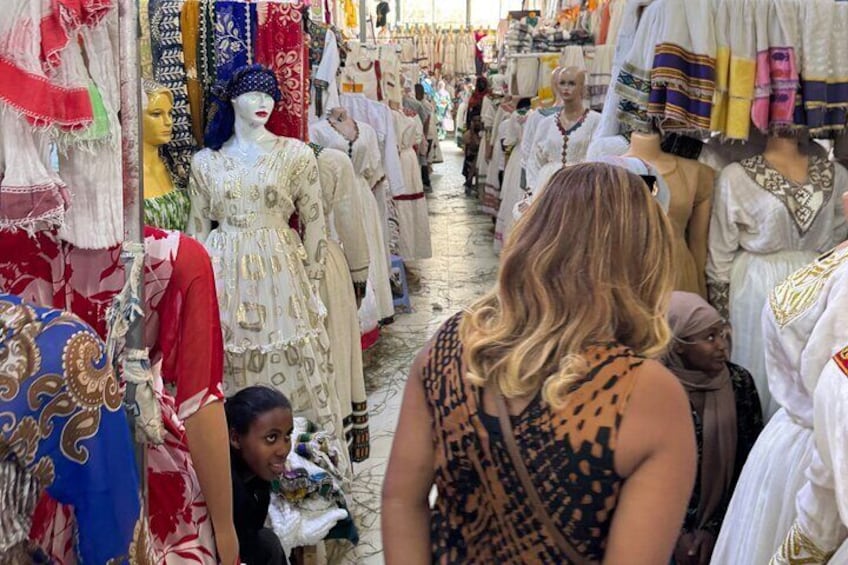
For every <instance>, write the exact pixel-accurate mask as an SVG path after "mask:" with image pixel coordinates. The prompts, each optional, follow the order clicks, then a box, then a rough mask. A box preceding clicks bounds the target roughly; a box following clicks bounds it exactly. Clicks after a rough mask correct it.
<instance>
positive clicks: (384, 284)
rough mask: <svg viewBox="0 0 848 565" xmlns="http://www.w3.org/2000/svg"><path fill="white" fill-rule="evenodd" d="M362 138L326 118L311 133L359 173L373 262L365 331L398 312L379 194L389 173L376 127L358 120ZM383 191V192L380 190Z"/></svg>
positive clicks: (364, 312) (364, 308) (362, 314)
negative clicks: (346, 133) (343, 155)
mask: <svg viewBox="0 0 848 565" xmlns="http://www.w3.org/2000/svg"><path fill="white" fill-rule="evenodd" d="M356 124H357V127H358V128H359V137H358V138H357V139H355V140H354V141H353V142H349V141H348V140H347V139H345V137H344V136H343V135H342V134H340V133H339V132H338V131H336V130H335V129H334V128H333V126H332V125H330V123H329V122H328V121H326V120H321V121H319V122H316V123H315V124H312V126H310V128H309V135H310V137H311V138H312V140H313V141H314V142H315V143H318V144H319V145H323V146H324V147H332V148H334V149H338V150H340V151H344V152H345V153H347V154H348V155H349V156H350V158H351V161H352V162H353V169H354V171H355V172H356V185H357V190H359V197H360V199H361V202H362V213H363V218H364V220H365V227H366V236H367V237H366V239H367V241H368V252H369V255H370V257H371V262H370V265H369V269H368V290H367V294H366V297H365V300H364V301H363V303H362V305H361V306H360V309H359V322H360V327H361V329H362V332H363V333H368V332H370V331H372V330H374V329H375V328H376V327H377V322H379V321H380V320H383V319H385V318H389V317H391V316H393V315H394V312H395V308H394V302H393V301H392V289H391V286H390V284H389V276H390V275H389V273H390V270H389V259H388V255H387V249H388V247H387V245H386V238H387V235H388V233H387V232H388V229H387V227H386V226H387V221H386V219H385V216H383V215H382V214H381V211H380V207H379V205H378V202H377V197H380V198H383V199H385V192H384V191H385V189H384V188H383V187H384V186H385V174H384V172H383V166H382V163H381V160H380V148H379V144H378V142H377V135H376V134H375V133H374V129H373V128H372V127H371V126H369V125H368V124H366V123H364V122H360V121H357V122H356ZM379 190H382V192H378V191H379Z"/></svg>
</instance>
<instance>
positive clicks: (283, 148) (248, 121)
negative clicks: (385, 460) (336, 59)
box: [188, 65, 349, 469]
mask: <svg viewBox="0 0 848 565" xmlns="http://www.w3.org/2000/svg"><path fill="white" fill-rule="evenodd" d="M214 94H215V98H214V99H213V101H212V103H213V104H214V110H215V111H214V113H213V114H212V115H213V118H212V120H211V121H210V123H209V125H208V127H207V131H206V140H205V141H206V146H207V147H206V149H203V150H202V151H200V152H198V153H197V154H196V155H195V156H194V159H193V162H192V170H191V183H190V186H189V193H190V196H191V215H190V219H189V227H188V231H189V233H190V234H191V235H193V236H195V237H197V238H198V239H200V240H201V241H204V242H205V245H206V248H207V250H208V251H209V254H210V255H211V256H212V260H213V265H214V267H215V281H216V286H217V294H218V303H219V305H220V309H221V325H222V327H223V331H224V350H225V363H224V389H225V392H226V393H228V394H231V393H233V392H235V391H237V390H240V389H241V388H244V387H246V386H251V385H264V386H271V387H274V388H277V389H279V390H280V391H281V392H283V393H284V394H285V395H286V396H287V397H288V399H289V400H290V401H291V404H292V409H293V410H294V413H295V415H303V416H305V417H307V418H309V419H311V420H313V421H314V422H315V423H316V424H317V425H318V426H320V427H321V428H322V429H323V430H324V431H326V432H327V433H328V434H330V436H332V437H334V438H336V441H338V447H339V452H340V453H339V454H340V457H342V458H343V461H342V462H341V464H340V467H341V468H343V469H348V468H349V464H348V460H347V449H345V448H344V447H343V442H342V441H341V438H342V437H343V430H344V427H343V424H342V418H343V416H342V413H341V408H340V406H339V400H338V394H337V392H336V388H335V379H334V378H333V374H332V371H331V368H330V364H329V360H328V358H329V351H328V339H327V333H326V330H325V329H324V323H323V321H324V317H325V315H326V310H325V309H324V306H323V304H321V301H320V300H319V299H318V298H317V296H316V293H317V289H318V285H319V282H320V280H321V278H322V277H323V274H324V262H325V252H326V245H327V242H326V239H325V229H326V224H325V223H324V212H323V207H322V203H321V189H320V183H319V174H318V167H317V164H316V161H315V156H314V154H313V152H312V150H311V149H310V148H309V147H308V146H306V145H305V144H304V143H302V142H300V141H298V140H296V139H291V138H285V137H278V136H276V135H274V134H272V133H271V132H270V131H268V130H267V129H266V128H265V125H266V123H267V122H268V118H269V117H270V115H271V111H272V110H273V108H274V104H275V102H277V101H279V99H280V96H281V94H280V91H279V88H278V86H277V81H276V78H275V76H274V74H273V73H272V72H271V71H270V70H268V69H267V68H265V67H262V66H261V65H249V66H244V67H241V68H239V69H237V70H236V72H235V73H234V74H233V76H232V78H230V80H229V81H227V82H226V83H224V84H218V85H216V87H215V89H214ZM295 212H297V214H298V217H299V219H300V223H301V226H302V227H303V232H304V237H303V241H301V239H300V237H299V236H298V234H297V232H295V231H294V230H292V229H291V228H289V226H288V221H289V219H290V217H291V216H292V214H294V213H295ZM213 220H214V221H216V222H218V224H219V226H218V227H217V228H215V229H214V230H213V229H211V222H212V221H213Z"/></svg>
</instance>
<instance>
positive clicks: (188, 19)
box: [180, 0, 205, 145]
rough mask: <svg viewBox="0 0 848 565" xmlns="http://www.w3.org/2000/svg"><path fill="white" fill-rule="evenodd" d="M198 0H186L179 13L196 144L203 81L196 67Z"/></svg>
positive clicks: (200, 134)
mask: <svg viewBox="0 0 848 565" xmlns="http://www.w3.org/2000/svg"><path fill="white" fill-rule="evenodd" d="M202 7H203V6H202V3H201V1H200V0H186V1H185V3H184V4H183V8H182V13H181V15H180V28H181V29H182V33H183V56H184V57H185V70H186V93H187V95H188V106H189V112H190V114H191V131H192V134H193V135H194V142H195V143H196V144H197V145H201V144H202V143H203V125H204V122H205V120H204V114H203V103H204V92H203V83H202V79H201V76H200V70H199V69H198V66H199V65H198V63H199V58H200V50H201V49H202V48H203V46H202V44H201V43H200V42H199V40H200V28H201V25H202V23H201V22H202V18H203V16H204V14H203V12H202V11H201V10H202Z"/></svg>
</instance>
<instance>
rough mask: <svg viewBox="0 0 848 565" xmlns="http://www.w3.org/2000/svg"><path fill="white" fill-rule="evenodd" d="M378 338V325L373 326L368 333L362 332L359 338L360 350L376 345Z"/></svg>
mask: <svg viewBox="0 0 848 565" xmlns="http://www.w3.org/2000/svg"><path fill="white" fill-rule="evenodd" d="M379 340H380V328H379V326H378V327H376V328H374V329H373V330H371V331H370V332H368V333H364V334H362V337H361V338H360V343H361V344H362V351H365V350H367V349H371V348H372V347H374V345H376V343H377V342H378V341H379Z"/></svg>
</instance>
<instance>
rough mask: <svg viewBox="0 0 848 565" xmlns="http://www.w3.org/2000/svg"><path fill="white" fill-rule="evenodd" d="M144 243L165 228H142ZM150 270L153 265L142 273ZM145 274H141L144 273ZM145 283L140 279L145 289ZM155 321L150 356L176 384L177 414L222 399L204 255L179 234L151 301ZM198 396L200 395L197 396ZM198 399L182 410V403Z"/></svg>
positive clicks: (216, 323)
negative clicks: (166, 277) (167, 273)
mask: <svg viewBox="0 0 848 565" xmlns="http://www.w3.org/2000/svg"><path fill="white" fill-rule="evenodd" d="M144 235H145V240H146V241H147V242H148V246H151V245H153V244H154V243H155V242H156V241H158V240H161V239H162V238H164V236H165V235H166V232H164V231H163V230H159V229H156V228H151V227H145V230H144ZM154 270H155V268H154V267H153V266H150V267H148V268H147V269H146V271H147V273H152V272H153V271H154ZM147 273H146V274H145V278H147V277H148V275H147ZM148 286H149V285H148V284H145V288H147V287H148ZM155 311H156V313H157V314H158V316H157V317H156V318H151V321H153V320H155V323H157V324H158V328H156V329H157V331H156V332H155V334H156V339H155V342H153V343H152V344H150V347H151V349H150V357H151V359H152V360H159V359H161V360H162V379H163V380H164V381H165V382H169V383H172V384H177V383H178V386H177V387H176V393H175V398H174V400H175V403H176V408H177V411H178V412H179V413H180V417H181V418H183V419H185V418H188V417H190V416H191V414H193V413H194V412H196V411H197V409H199V408H200V407H202V406H205V405H206V404H208V403H209V402H210V401H213V400H220V399H222V398H223V394H222V393H221V382H222V380H223V375H224V340H223V334H222V331H221V318H220V310H219V309H218V298H217V294H216V292H215V275H214V273H213V271H212V262H211V261H210V259H209V254H208V253H207V252H206V249H205V248H204V247H203V245H202V244H201V243H199V242H198V241H197V240H195V239H192V238H190V237H188V236H185V235H180V243H179V252H178V253H177V256H176V260H175V261H173V271H172V272H171V277H170V281H168V284H167V290H166V291H165V293H164V295H163V296H162V299H161V300H159V302H158V304H157V305H156V306H155ZM198 395H200V396H199V397H198ZM193 399H194V400H196V401H199V404H198V405H197V406H192V407H190V408H189V411H190V413H185V408H186V406H185V403H186V402H188V401H193Z"/></svg>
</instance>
